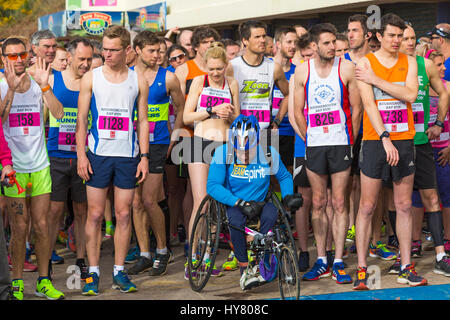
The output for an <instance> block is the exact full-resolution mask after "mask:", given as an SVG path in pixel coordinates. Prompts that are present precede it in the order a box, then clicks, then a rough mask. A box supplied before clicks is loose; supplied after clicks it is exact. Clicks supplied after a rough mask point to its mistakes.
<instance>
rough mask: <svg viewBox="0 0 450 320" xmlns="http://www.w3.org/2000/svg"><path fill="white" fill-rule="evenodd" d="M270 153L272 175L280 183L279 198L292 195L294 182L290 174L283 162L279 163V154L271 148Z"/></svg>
mask: <svg viewBox="0 0 450 320" xmlns="http://www.w3.org/2000/svg"><path fill="white" fill-rule="evenodd" d="M271 150H272V151H271V153H272V166H273V169H272V170H273V173H274V174H275V177H276V178H277V180H278V182H279V183H280V189H281V196H282V197H283V199H284V197H286V196H287V195H292V194H293V192H294V182H293V178H292V175H291V173H290V172H289V171H288V170H287V169H286V167H285V166H284V164H283V162H282V161H281V157H280V154H279V153H278V152H277V151H276V150H275V148H273V147H271Z"/></svg>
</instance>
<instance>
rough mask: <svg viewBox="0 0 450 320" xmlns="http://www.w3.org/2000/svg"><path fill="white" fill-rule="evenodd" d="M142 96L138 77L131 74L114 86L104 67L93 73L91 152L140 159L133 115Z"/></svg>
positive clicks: (129, 71) (131, 71)
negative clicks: (104, 73) (137, 99)
mask: <svg viewBox="0 0 450 320" xmlns="http://www.w3.org/2000/svg"><path fill="white" fill-rule="evenodd" d="M138 94H139V84H138V78H137V73H136V72H135V71H133V70H131V69H129V70H128V78H127V80H125V81H124V82H122V83H111V82H109V81H108V80H106V78H105V76H104V75H103V67H99V68H96V69H94V70H93V71H92V98H91V113H92V128H91V131H90V133H89V137H88V146H89V150H90V151H91V152H92V153H93V154H96V155H98V156H107V157H136V156H137V155H138V153H139V147H138V144H137V137H136V132H135V130H134V128H133V115H134V111H135V109H136V108H137V101H136V98H137V96H138Z"/></svg>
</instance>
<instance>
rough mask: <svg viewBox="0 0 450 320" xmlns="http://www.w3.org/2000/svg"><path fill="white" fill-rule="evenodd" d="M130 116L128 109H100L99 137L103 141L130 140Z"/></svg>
mask: <svg viewBox="0 0 450 320" xmlns="http://www.w3.org/2000/svg"><path fill="white" fill-rule="evenodd" d="M129 125H130V115H129V110H128V109H122V108H106V107H101V108H100V109H99V117H98V135H99V138H101V139H110V140H128V136H129Z"/></svg>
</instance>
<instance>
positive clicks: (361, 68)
mask: <svg viewBox="0 0 450 320" xmlns="http://www.w3.org/2000/svg"><path fill="white" fill-rule="evenodd" d="M364 61H365V63H364V64H360V63H358V65H357V67H356V70H355V76H356V79H357V80H359V81H362V82H366V83H367V84H370V85H372V86H375V87H377V88H379V89H380V90H383V91H384V92H386V93H387V94H389V95H391V96H392V97H394V98H396V99H398V100H401V101H405V102H410V103H413V102H414V101H416V99H417V92H418V90H419V82H418V78H417V62H416V60H415V58H412V57H410V56H408V74H407V76H406V83H405V85H404V86H403V85H400V84H395V83H392V82H389V81H386V80H383V79H381V78H379V77H377V76H376V75H375V73H374V72H373V70H372V69H371V68H370V67H369V61H368V60H367V59H364Z"/></svg>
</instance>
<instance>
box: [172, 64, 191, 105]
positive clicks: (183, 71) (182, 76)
mask: <svg viewBox="0 0 450 320" xmlns="http://www.w3.org/2000/svg"><path fill="white" fill-rule="evenodd" d="M175 75H176V76H177V78H178V81H180V88H181V93H182V94H183V97H184V96H186V77H187V75H188V67H187V64H186V63H183V64H182V65H181V66H179V67H178V68H176V69H175Z"/></svg>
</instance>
